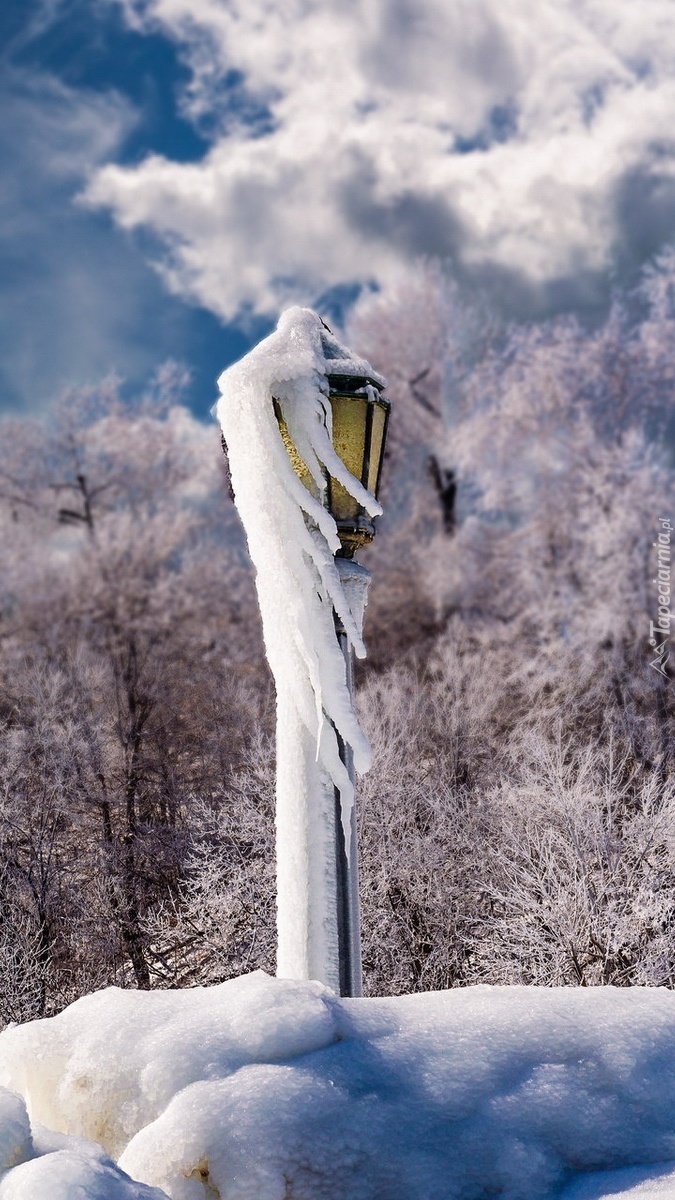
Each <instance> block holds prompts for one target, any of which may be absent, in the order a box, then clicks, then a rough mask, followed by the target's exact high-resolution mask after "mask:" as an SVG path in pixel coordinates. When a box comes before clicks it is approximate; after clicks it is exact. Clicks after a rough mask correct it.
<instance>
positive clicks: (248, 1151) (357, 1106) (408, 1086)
mask: <svg viewBox="0 0 675 1200" xmlns="http://www.w3.org/2000/svg"><path fill="white" fill-rule="evenodd" d="M0 1084H3V1085H4V1086H5V1087H8V1088H11V1089H13V1090H14V1091H16V1092H18V1093H20V1095H22V1096H23V1097H25V1100H26V1104H27V1106H28V1111H29V1113H30V1116H31V1121H32V1122H33V1124H34V1128H35V1127H36V1126H37V1127H39V1126H40V1125H47V1126H49V1127H50V1128H51V1129H53V1130H56V1131H58V1132H59V1133H61V1134H64V1135H68V1136H70V1137H73V1136H75V1137H78V1138H82V1137H84V1138H88V1139H93V1140H96V1141H97V1142H99V1143H100V1144H101V1145H102V1146H103V1148H104V1150H105V1151H106V1152H107V1153H109V1154H112V1155H113V1156H115V1157H119V1168H113V1167H112V1166H111V1165H110V1164H107V1166H106V1163H107V1160H104V1159H103V1158H99V1159H98V1160H94V1159H91V1158H90V1159H89V1160H88V1161H89V1163H94V1166H92V1167H91V1170H92V1171H98V1172H99V1173H100V1172H101V1171H102V1170H103V1169H104V1167H105V1169H107V1170H108V1171H109V1172H110V1171H111V1170H120V1171H123V1172H126V1174H127V1175H128V1176H131V1177H132V1178H133V1179H137V1180H140V1181H142V1183H143V1184H145V1185H146V1190H145V1191H143V1190H138V1191H136V1192H134V1191H129V1190H127V1191H124V1190H123V1188H125V1187H126V1188H127V1189H128V1188H130V1187H133V1186H136V1187H137V1188H138V1187H139V1185H133V1184H131V1183H130V1182H125V1180H124V1177H123V1176H121V1175H120V1178H119V1179H115V1180H114V1181H113V1180H112V1176H111V1185H110V1186H111V1190H110V1191H109V1192H107V1191H103V1190H101V1189H99V1191H95V1190H86V1188H85V1190H83V1191H82V1192H77V1191H75V1190H73V1192H72V1193H64V1195H65V1194H68V1195H69V1196H70V1195H71V1194H72V1196H80V1195H81V1196H83V1197H90V1196H93V1197H96V1200H99V1198H103V1197H105V1198H106V1200H107V1197H108V1196H110V1197H111V1198H113V1200H117V1197H119V1198H120V1200H127V1198H129V1200H131V1197H136V1196H138V1197H139V1198H140V1200H150V1198H151V1197H152V1200H154V1196H155V1195H156V1194H157V1193H153V1192H148V1191H147V1188H148V1187H152V1188H156V1189H161V1190H162V1191H163V1192H164V1193H165V1194H166V1195H167V1196H169V1197H171V1200H206V1198H209V1200H213V1197H218V1196H219V1197H221V1200H224V1198H225V1197H227V1200H253V1198H255V1200H282V1198H284V1197H288V1198H293V1200H479V1197H485V1196H487V1195H491V1194H492V1195H502V1196H504V1197H505V1198H509V1200H544V1198H546V1197H553V1196H555V1195H558V1194H559V1193H560V1191H561V1189H569V1190H568V1192H567V1193H566V1194H567V1195H568V1196H569V1200H572V1198H573V1197H574V1200H595V1198H596V1197H598V1196H602V1195H609V1194H617V1193H619V1192H622V1193H624V1194H625V1193H626V1189H629V1190H630V1188H631V1187H634V1188H635V1195H636V1196H638V1195H639V1196H640V1197H648V1196H651V1195H652V1194H653V1195H654V1196H656V1195H657V1194H658V1195H660V1196H663V1195H671V1196H672V1195H675V1185H674V1184H673V1180H672V1178H671V1179H670V1180H669V1178H668V1175H667V1174H665V1175H664V1168H659V1170H658V1171H655V1170H654V1169H653V1168H651V1169H649V1170H644V1169H643V1170H642V1171H641V1172H640V1173H639V1174H638V1173H636V1171H635V1169H634V1168H635V1166H636V1165H637V1164H640V1165H641V1166H642V1167H643V1168H644V1165H645V1164H654V1163H665V1162H668V1161H669V1160H672V1159H675V995H674V994H673V993H672V992H669V991H666V990H661V989H639V988H635V989H630V990H629V989H614V988H597V989H578V990H577V989H551V990H548V989H534V988H520V987H510V988H509V987H487V986H486V987H475V988H466V989H456V990H453V991H449V992H440V993H431V994H426V995H424V994H420V995H413V996H402V997H396V998H391V999H367V1000H347V999H338V998H337V997H336V996H335V995H334V994H333V993H332V992H330V991H329V990H328V989H326V988H324V987H322V986H321V985H319V984H316V983H306V982H305V983H300V982H292V981H286V980H274V979H271V978H269V977H268V976H266V975H264V974H263V973H261V972H256V973H255V974H253V975H249V976H245V977H243V978H241V979H236V980H231V981H230V982H228V983H224V984H221V985H220V986H218V987H214V988H210V989H200V988H197V989H194V990H191V991H182V992H181V991H178V992H150V993H144V992H133V991H128V992H126V991H119V990H117V989H109V990H107V991H104V992H99V993H96V994H94V995H92V996H87V997H85V998H83V999H82V1000H79V1001H77V1002H76V1003H75V1004H73V1005H72V1006H71V1007H70V1008H68V1009H66V1011H65V1012H63V1013H62V1014H60V1015H59V1016H57V1017H53V1018H51V1019H49V1020H43V1021H35V1022H32V1023H30V1024H28V1025H25V1026H20V1027H15V1028H12V1029H9V1030H7V1031H5V1032H4V1033H3V1034H2V1035H0ZM11 1120H15V1126H12V1125H11ZM21 1121H22V1118H21V1115H20V1113H19V1116H18V1117H15V1118H11V1115H10V1125H9V1128H10V1135H9V1141H10V1142H11V1139H12V1138H14V1142H11V1144H15V1143H16V1145H18V1146H19V1147H21V1146H25V1145H27V1144H28V1142H27V1139H28V1137H29V1131H28V1130H27V1126H26V1124H25V1123H24V1124H23V1125H22V1123H21ZM12 1128H15V1130H16V1132H15V1133H12ZM22 1139H23V1140H22ZM5 1140H7V1139H5ZM2 1144H3V1145H4V1144H5V1143H4V1142H3V1143H2ZM19 1153H20V1154H24V1150H21V1149H20V1151H19ZM78 1153H79V1154H80V1157H82V1155H83V1154H84V1152H83V1151H82V1150H81V1149H80V1150H79V1151H78ZM90 1153H91V1151H90ZM25 1154H26V1155H28V1154H29V1151H25ZM52 1158H53V1159H54V1160H55V1165H56V1161H57V1156H56V1155H54V1154H53V1155H52ZM40 1163H44V1164H48V1163H49V1157H45V1158H42V1159H38V1160H37V1162H36V1163H31V1162H28V1163H27V1164H26V1165H25V1166H18V1167H14V1169H13V1170H9V1172H8V1174H7V1175H6V1176H5V1178H4V1180H3V1182H2V1184H1V1185H0V1198H1V1200H6V1198H7V1197H10V1198H11V1200H38V1197H39V1198H40V1200H43V1197H46V1196H47V1195H49V1196H50V1197H52V1196H55V1195H57V1194H59V1195H60V1193H57V1192H56V1190H54V1191H52V1190H51V1186H50V1190H49V1191H45V1190H43V1191H42V1192H40V1191H39V1190H37V1191H35V1190H34V1191H31V1190H30V1188H28V1190H23V1191H21V1190H11V1188H12V1187H14V1184H13V1183H12V1181H13V1179H14V1178H19V1177H20V1173H21V1172H26V1171H27V1170H28V1169H29V1168H31V1169H32V1168H35V1167H38V1168H39V1165H40ZM97 1163H98V1164H99V1165H96V1164H97ZM100 1164H104V1165H103V1166H101V1165H100ZM618 1168H622V1170H617V1169H618ZM609 1169H612V1170H613V1172H614V1174H612V1175H610V1176H607V1177H603V1176H602V1175H600V1174H597V1172H601V1171H602V1170H609ZM589 1172H590V1173H593V1174H587V1173H589ZM113 1182H114V1187H115V1188H117V1190H112V1187H113ZM645 1188H646V1189H647V1190H645ZM7 1189H10V1190H7ZM612 1189H614V1190H613V1191H612ZM649 1189H651V1190H649ZM664 1189H665V1190H664ZM160 1194H161V1192H160Z"/></svg>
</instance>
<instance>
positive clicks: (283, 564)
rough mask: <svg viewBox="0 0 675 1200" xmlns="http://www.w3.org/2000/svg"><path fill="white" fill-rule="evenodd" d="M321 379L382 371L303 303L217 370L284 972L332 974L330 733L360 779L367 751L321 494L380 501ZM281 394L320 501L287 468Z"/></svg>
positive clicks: (335, 763) (331, 525)
mask: <svg viewBox="0 0 675 1200" xmlns="http://www.w3.org/2000/svg"><path fill="white" fill-rule="evenodd" d="M328 373H334V374H340V375H351V376H357V375H361V376H363V375H369V376H371V377H373V378H375V379H377V380H379V379H380V377H379V376H377V374H376V373H375V372H374V371H373V369H372V367H371V366H370V364H369V363H367V362H365V361H363V360H361V359H358V358H355V357H354V356H353V355H352V354H351V351H349V350H348V349H347V348H346V347H344V346H342V345H341V344H340V343H339V342H338V341H337V339H335V338H334V337H333V336H332V334H330V333H329V331H328V330H327V329H326V327H325V326H324V325H323V322H322V321H321V319H320V318H319V317H318V316H317V315H316V313H314V312H312V310H311V309H306V308H290V309H288V310H287V311H286V312H284V313H283V314H282V316H281V318H280V320H279V323H278V326H277V329H276V330H275V332H274V333H272V334H271V335H270V336H269V337H268V338H265V339H264V341H262V342H260V343H259V345H258V346H256V347H255V348H254V349H253V350H252V351H251V352H250V353H249V354H248V355H246V357H245V358H243V359H242V360H241V361H240V362H238V363H235V364H234V365H233V366H231V367H229V368H228V370H226V371H225V372H223V374H222V375H221V376H220V379H219V380H218V386H219V388H220V391H221V399H220V401H219V402H218V405H217V410H216V411H217V416H218V419H219V421H220V423H221V427H222V430H223V434H224V437H225V441H226V444H227V449H228V456H229V462H230V473H231V478H232V487H233V491H234V496H235V502H236V505H237V508H238V510H239V514H240V516H241V519H242V523H243V525H244V529H245V531H246V536H247V539H248V546H249V551H250V555H251V559H252V561H253V564H254V566H255V570H256V583H257V590H258V599H259V603H260V612H261V616H262V624H263V633H264V637H265V648H266V652H267V658H268V661H269V664H270V667H271V670H272V673H273V675H274V680H275V684H276V693H277V877H278V887H277V893H278V904H279V920H278V933H279V937H278V943H279V956H278V969H279V974H280V975H287V976H289V977H294V978H305V979H306V978H313V977H318V978H322V979H327V980H329V981H330V982H334V981H333V980H332V979H331V978H330V972H329V964H331V963H333V962H334V961H336V958H337V956H336V954H335V952H334V946H333V944H332V943H333V942H334V939H335V931H334V930H333V928H332V925H333V923H334V920H335V917H334V912H335V901H334V898H332V896H331V889H332V887H333V886H334V885H333V881H332V872H334V865H333V863H334V854H335V852H334V846H333V842H332V837H331V829H332V824H331V823H332V806H333V795H334V788H337V789H338V791H339V793H340V800H341V806H342V820H343V824H344V828H345V833H346V835H347V836H346V841H347V844H349V836H348V830H349V826H350V821H351V806H352V804H353V787H352V784H351V781H350V778H349V775H348V773H347V771H346V769H345V767H344V764H343V763H342V761H341V759H340V754H339V746H338V736H339V737H340V738H341V739H342V741H343V742H344V743H345V744H346V745H348V746H350V747H351V748H352V751H353V755H354V765H355V767H356V770H357V771H358V772H360V773H362V772H363V771H365V770H367V768H368V766H369V764H370V750H369V746H368V743H367V741H366V739H365V736H364V734H363V732H362V730H361V728H360V726H359V722H358V719H357V717H356V715H355V713H354V710H353V706H352V703H351V699H350V696H349V690H348V687H347V681H346V673H345V664H344V659H343V656H342V653H341V651H340V648H339V645H338V643H337V639H336V636H335V629H334V622H333V610H335V612H336V613H337V614H338V615H339V617H340V619H341V621H342V623H343V625H344V628H345V630H346V632H347V636H348V639H349V641H350V644H351V645H352V646H353V648H354V651H355V653H356V654H357V655H358V656H359V657H363V656H364V655H365V648H364V645H363V640H362V637H361V628H360V623H359V621H358V619H357V618H355V615H354V613H353V612H352V610H351V609H350V606H349V602H348V598H347V595H346V593H345V589H344V587H343V585H342V582H341V579H340V576H339V574H338V571H337V569H336V566H335V560H334V554H335V552H336V551H337V550H338V549H339V546H340V542H339V538H338V535H337V528H336V525H335V521H334V520H333V517H332V516H331V514H330V513H329V512H328V511H327V509H326V508H324V506H323V504H322V503H321V499H320V496H321V492H322V489H323V488H324V484H325V477H326V473H328V474H330V475H332V476H333V477H334V478H336V479H338V480H339V481H340V482H341V483H342V484H343V485H344V487H345V488H346V490H347V491H348V492H349V493H350V495H352V496H354V497H355V498H357V499H358V500H359V501H360V503H362V504H363V505H364V507H365V508H366V511H367V512H368V513H369V514H370V515H371V516H377V515H379V514H380V513H381V508H380V505H379V504H378V502H377V501H376V499H375V497H374V496H372V495H371V494H370V492H368V491H366V490H365V489H364V488H363V486H362V485H361V483H360V482H359V480H357V479H355V478H354V477H353V476H352V475H350V473H349V472H348V471H347V469H346V468H345V466H344V464H343V463H342V460H341V459H340V458H339V457H338V455H337V454H336V452H335V450H334V448H333V444H332V441H331V436H330V431H331V407H330V404H329V402H328V398H327V397H328V384H327V380H326V375H327V374H328ZM382 382H383V381H382ZM275 401H276V403H277V404H278V406H279V409H280V411H281V414H282V416H283V419H284V421H285V423H286V425H287V427H288V431H289V434H290V437H291V439H292V441H293V442H294V443H295V446H296V447H297V450H298V452H299V454H300V456H301V458H302V459H303V461H304V463H305V464H306V466H307V468H308V469H309V471H310V473H311V476H312V479H313V480H314V483H315V484H316V489H317V496H313V495H312V494H311V493H310V492H309V490H308V489H307V488H306V487H305V486H304V485H303V483H301V481H300V480H299V479H298V477H297V476H296V474H295V472H294V470H293V467H292V464H291V461H290V458H289V456H288V453H287V451H286V448H285V446H284V443H283V440H282V436H281V433H280V430H279V425H278V422H277V418H276V415H275V411H274V402H275ZM335 982H336V981H335Z"/></svg>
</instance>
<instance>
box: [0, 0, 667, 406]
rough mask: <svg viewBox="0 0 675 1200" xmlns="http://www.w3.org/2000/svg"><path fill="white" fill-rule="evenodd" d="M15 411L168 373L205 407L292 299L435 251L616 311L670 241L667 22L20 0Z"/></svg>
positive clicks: (448, 5)
mask: <svg viewBox="0 0 675 1200" xmlns="http://www.w3.org/2000/svg"><path fill="white" fill-rule="evenodd" d="M0 42H1V47H0V53H1V55H2V66H3V71H2V82H1V84H0V86H1V87H2V91H3V97H2V101H3V103H2V119H1V125H0V138H1V140H2V162H3V188H2V190H1V191H0V216H1V218H2V225H3V233H4V237H3V240H2V247H3V248H2V263H1V264H0V290H1V292H2V298H3V309H4V316H3V321H2V323H0V404H1V405H2V406H3V407H12V408H16V409H19V410H24V411H35V410H38V409H40V408H42V407H44V406H45V405H47V404H48V403H49V401H50V399H51V398H52V397H53V396H54V395H55V394H56V393H57V392H58V391H59V390H60V389H61V388H63V387H64V386H68V385H71V386H72V385H76V384H79V383H85V382H94V381H96V380H97V379H99V378H100V377H101V376H102V375H105V374H106V373H108V372H110V371H114V372H116V373H118V374H120V375H122V376H124V377H125V378H126V379H128V380H129V381H130V386H138V384H139V383H141V382H142V381H143V380H144V379H147V378H148V376H149V375H150V374H151V372H152V371H153V369H154V368H155V367H156V366H157V365H158V364H159V363H160V362H161V361H162V360H164V359H166V358H167V357H173V358H176V359H179V360H181V361H182V362H185V363H186V364H187V365H188V366H189V367H190V369H191V370H192V373H193V384H192V390H191V394H190V402H191V404H192V405H193V407H194V409H195V411H197V412H204V413H206V411H207V410H208V407H209V405H210V403H211V401H212V399H213V395H214V386H215V385H214V380H215V377H216V376H217V374H218V373H219V371H220V370H221V369H222V368H223V367H224V366H226V365H227V364H228V363H229V362H231V361H232V360H233V359H234V358H236V357H238V356H239V355H240V354H242V353H243V352H244V351H245V350H246V349H247V347H248V346H249V345H250V344H251V342H252V340H256V339H257V338H258V337H260V336H261V335H262V334H264V333H265V332H267V330H268V329H269V328H270V326H271V324H272V323H274V321H275V320H276V317H277V315H278V312H279V310H280V309H282V308H283V307H284V306H285V305H286V304H288V303H296V302H300V303H308V304H312V305H314V306H316V307H319V308H320V309H321V310H322V311H324V312H326V313H327V314H328V315H330V313H331V311H332V310H333V309H335V307H338V308H339V307H340V305H341V304H343V303H345V302H347V301H349V300H350V299H351V298H353V297H354V296H356V295H358V293H359V291H360V290H361V289H362V288H368V287H386V286H387V285H388V284H389V283H390V282H394V281H397V280H399V279H400V277H401V275H403V276H405V272H406V271H407V270H409V268H410V265H411V264H412V263H413V262H414V261H415V260H416V259H418V258H419V257H420V256H424V255H437V256H439V257H440V258H441V259H442V261H443V262H444V264H445V266H446V269H447V270H448V271H449V272H450V273H451V274H453V275H454V276H455V277H456V278H457V279H458V280H459V281H460V283H461V284H462V286H464V287H465V288H466V289H467V291H469V292H475V291H476V290H482V291H483V292H485V293H486V294H487V296H488V298H489V299H490V301H491V302H492V303H493V304H494V305H495V307H497V308H500V309H501V310H502V311H503V312H506V313H507V314H508V315H509V316H514V317H516V318H523V317H536V316H539V315H546V314H548V313H552V312H556V311H580V312H584V313H590V314H593V313H597V312H598V311H601V310H602V307H603V305H604V304H605V303H606V301H607V297H608V295H609V290H610V288H611V286H612V285H614V284H616V283H624V282H631V281H632V280H633V279H634V278H635V276H636V274H637V272H638V271H639V269H640V267H641V265H642V264H643V263H644V262H645V261H647V260H648V258H649V256H650V255H651V254H653V253H654V252H655V250H657V249H658V247H659V246H660V245H661V244H663V243H664V242H666V241H669V240H671V239H672V238H673V237H674V236H675V137H674V135H673V118H672V114H673V112H674V111H675V12H674V6H673V4H672V0H641V3H640V5H639V6H638V5H636V4H635V3H634V0H537V3H536V4H533V3H532V0H510V3H509V4H508V5H504V4H503V2H502V0H345V2H344V3H343V4H342V5H340V6H335V5H332V4H331V5H329V4H327V3H326V2H325V0H4V5H3V6H2V10H1V12H0Z"/></svg>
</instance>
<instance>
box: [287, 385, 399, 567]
mask: <svg viewBox="0 0 675 1200" xmlns="http://www.w3.org/2000/svg"><path fill="white" fill-rule="evenodd" d="M328 385H329V399H330V405H331V410H332V439H333V445H334V447H335V450H336V452H337V453H338V455H339V456H340V458H341V459H342V461H343V463H344V464H345V466H346V468H347V470H348V471H349V472H350V474H351V475H353V476H354V477H355V478H356V479H358V480H360V482H361V483H362V484H363V486H364V487H366V488H367V489H368V491H370V492H372V493H373V495H375V496H377V493H378V489H379V484H380V472H381V469H382V459H383V457H384V442H385V437H386V432H387V421H388V418H389V407H390V405H389V401H388V400H385V399H384V397H383V396H381V395H380V388H379V385H377V384H375V383H374V381H373V380H371V379H366V378H357V377H350V376H342V375H340V376H335V375H329V376H328ZM275 411H276V416H277V421H278V422H279V429H280V431H281V437H282V439H283V442H284V445H285V447H286V450H287V452H288V456H289V458H290V460H291V463H292V464H293V469H294V471H295V473H296V475H297V476H298V478H299V479H300V480H301V481H302V483H303V484H304V485H305V487H306V488H307V490H308V491H310V492H311V493H312V495H313V496H315V497H316V498H317V499H320V500H321V501H322V503H324V504H325V505H326V507H327V508H328V509H329V510H330V512H331V513H332V515H333V517H334V518H335V523H336V525H337V529H338V535H339V537H340V542H341V547H342V548H341V551H340V553H341V554H342V556H343V557H346V558H351V557H352V555H353V554H354V551H355V550H357V549H358V548H359V547H360V546H364V545H366V543H367V542H370V541H372V539H373V537H374V534H375V526H374V524H373V521H372V518H371V517H369V516H368V514H367V513H366V511H365V509H364V508H363V506H362V505H361V504H360V503H359V501H358V500H355V499H354V497H353V496H351V495H350V494H349V492H348V491H347V489H346V488H345V487H344V486H343V484H341V483H340V482H339V481H338V480H337V479H335V478H333V476H330V477H328V478H327V480H326V487H325V489H324V493H323V495H321V496H320V495H319V494H318V489H317V486H316V484H315V482H314V480H313V479H312V477H311V475H310V473H309V471H308V469H307V466H306V465H305V463H304V461H303V459H302V458H301V457H300V455H299V454H298V451H297V449H296V447H295V445H294V443H293V441H292V439H291V436H290V434H289V432H288V428H287V426H286V422H285V421H284V419H283V417H282V415H281V410H280V408H279V406H278V405H277V404H276V403H275Z"/></svg>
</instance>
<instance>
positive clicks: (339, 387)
mask: <svg viewBox="0 0 675 1200" xmlns="http://www.w3.org/2000/svg"><path fill="white" fill-rule="evenodd" d="M326 379H327V383H328V399H329V403H330V414H328V413H327V423H328V425H329V432H330V433H331V438H332V442H333V446H334V448H335V450H336V452H337V453H338V455H339V457H340V458H341V459H342V461H343V463H344V464H345V466H346V467H347V469H348V471H349V472H350V474H352V475H353V476H354V477H355V478H356V479H358V480H359V481H360V482H361V483H362V484H363V486H364V487H365V488H367V490H368V491H369V492H372V493H373V495H375V496H377V494H378V491H379V485H380V476H381V472H382V461H383V458H384V447H385V440H386V434H387V424H388V420H389V410H390V404H389V401H388V400H387V399H385V397H384V396H383V395H382V386H383V385H382V383H381V382H380V381H378V380H376V379H374V378H372V377H371V376H367V375H352V374H328V375H327V376H326ZM275 411H276V415H277V420H278V422H279V428H280V431H281V436H282V439H283V442H284V445H285V447H286V450H287V452H288V454H289V457H290V459H291V462H292V464H293V468H294V470H295V472H296V475H297V476H298V477H299V479H300V480H301V481H302V483H303V484H304V485H305V487H307V489H308V490H309V491H310V492H312V494H313V495H315V496H317V497H318V498H319V499H320V500H321V502H322V503H323V504H324V506H325V507H326V508H327V509H328V510H329V511H330V513H331V514H332V516H333V518H334V520H335V523H336V525H337V531H338V536H339V538H340V550H339V551H338V552H337V554H336V566H337V569H338V572H339V574H340V578H341V581H342V585H343V588H344V591H345V595H346V597H347V601H348V604H349V608H350V610H351V612H352V615H353V616H354V618H355V621H356V623H357V626H358V628H359V630H361V628H362V623H363V613H364V609H365V604H366V597H367V590H368V584H369V582H370V572H369V571H368V570H367V568H366V567H364V566H362V565H361V564H360V563H358V562H356V561H355V560H354V554H355V553H356V551H357V550H359V549H360V548H361V547H362V546H365V545H367V544H368V543H369V542H371V541H372V539H373V537H374V536H375V525H374V522H373V520H372V518H371V517H369V516H368V514H367V513H366V511H365V509H364V508H363V506H362V505H361V504H360V503H359V502H358V500H356V499H354V497H353V496H351V495H350V494H349V492H348V491H347V490H346V488H345V487H344V486H343V485H342V484H341V483H340V482H339V481H338V480H336V479H334V478H333V477H332V476H330V475H328V474H326V475H325V478H324V485H323V488H322V489H321V491H320V494H319V489H318V488H317V485H316V483H315V481H314V479H313V478H312V476H311V474H310V472H309V470H308V469H307V466H306V465H305V463H304V462H303V460H302V458H301V457H300V455H299V453H298V451H297V449H296V447H295V445H294V443H293V441H292V439H291V437H290V434H289V432H288V428H287V426H286V424H285V422H284V420H283V417H282V415H281V410H280V407H279V405H278V404H276V403H275ZM335 632H336V637H337V639H338V642H339V644H340V648H341V650H342V653H343V657H344V662H345V674H346V680H347V687H348V689H349V693H350V696H353V689H354V652H353V650H352V648H351V646H350V644H349V639H348V637H347V634H346V631H345V629H344V627H343V625H342V622H341V621H340V620H339V618H338V617H337V615H336V616H335ZM338 746H339V750H340V757H341V759H342V761H343V763H344V765H345V767H346V769H347V772H348V774H349V778H350V780H351V782H352V785H353V784H354V782H355V774H354V763H353V757H352V753H351V748H350V747H349V746H347V745H345V744H344V742H343V741H342V739H341V738H340V737H339V736H338ZM332 824H333V841H334V846H335V909H336V914H335V917H336V921H335V924H336V935H337V952H338V964H337V976H338V981H339V993H340V995H341V996H360V995H361V993H362V973H361V932H360V912H359V885H358V841H357V821H356V806H355V805H352V807H351V815H350V823H349V828H348V830H347V831H345V829H344V825H343V821H342V798H341V796H340V792H339V790H338V789H337V788H335V795H334V804H333V819H332Z"/></svg>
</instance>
